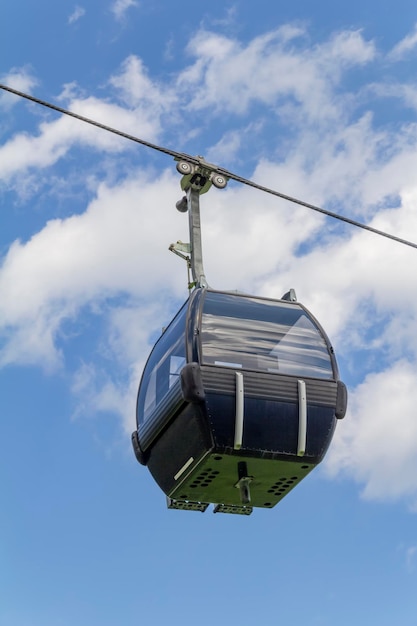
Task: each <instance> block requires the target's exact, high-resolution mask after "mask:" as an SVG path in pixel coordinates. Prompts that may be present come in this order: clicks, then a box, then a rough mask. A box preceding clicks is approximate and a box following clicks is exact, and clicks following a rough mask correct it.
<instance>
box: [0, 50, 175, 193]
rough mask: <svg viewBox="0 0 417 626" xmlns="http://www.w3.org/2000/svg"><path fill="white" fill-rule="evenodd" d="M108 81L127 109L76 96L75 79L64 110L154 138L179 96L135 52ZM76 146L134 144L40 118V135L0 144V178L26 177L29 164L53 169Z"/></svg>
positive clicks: (113, 148) (66, 120) (117, 148)
mask: <svg viewBox="0 0 417 626" xmlns="http://www.w3.org/2000/svg"><path fill="white" fill-rule="evenodd" d="M16 80H17V79H16ZM21 82H23V79H21ZM109 84H110V85H112V86H113V87H115V88H116V89H117V90H118V95H119V97H120V99H123V101H124V103H125V102H127V101H128V104H129V108H127V107H126V106H125V104H123V105H121V104H115V103H112V102H108V101H106V100H101V99H99V98H96V97H93V96H90V97H83V96H82V95H76V93H77V86H76V85H75V84H73V83H71V84H69V85H66V86H65V88H64V94H66V95H67V96H71V99H70V102H69V104H68V105H67V107H66V108H68V109H70V110H71V111H73V112H74V113H77V114H79V115H82V116H84V117H87V118H90V119H94V120H96V121H98V122H100V123H102V124H105V125H107V126H111V127H114V128H117V129H119V130H121V131H123V132H125V133H129V134H132V135H135V136H139V137H140V138H142V139H145V140H148V141H155V139H156V138H157V136H158V134H159V132H160V125H161V123H160V119H161V116H162V115H163V114H164V113H165V112H167V111H169V110H170V108H171V106H172V105H173V102H174V100H175V95H173V94H172V93H170V92H169V93H167V94H166V96H165V98H164V97H163V94H162V91H161V90H160V88H159V87H158V86H157V85H156V84H153V83H152V81H151V80H150V79H149V78H148V76H147V75H146V72H145V70H144V68H143V65H142V63H141V61H140V60H139V59H137V58H136V57H134V56H131V57H129V58H128V59H127V60H126V61H125V62H124V64H123V65H122V68H121V71H120V73H119V74H115V75H114V76H112V77H111V78H110V79H109ZM62 97H63V96H62ZM61 99H62V98H61ZM74 146H88V147H90V148H92V149H94V150H99V151H107V152H110V153H118V152H121V151H123V150H128V149H130V148H131V147H132V144H130V143H129V142H127V141H126V140H125V139H120V138H119V137H117V136H116V135H113V134H110V133H108V132H105V131H103V130H101V129H98V128H95V127H93V126H90V125H88V124H86V123H83V122H80V121H78V120H74V119H72V118H71V117H68V116H61V117H59V118H58V119H54V121H52V122H42V123H41V124H40V125H39V132H38V134H37V135H30V134H28V133H18V134H16V135H14V136H13V137H12V138H11V139H10V140H9V141H7V142H6V143H4V144H3V145H2V146H0V180H5V181H9V180H10V178H12V177H13V176H14V175H15V174H17V173H19V174H22V173H25V175H26V171H27V169H29V168H40V169H42V168H46V167H50V166H51V165H53V164H55V163H56V162H57V161H58V160H59V159H61V158H62V157H63V156H64V155H66V154H67V153H68V151H69V150H70V149H71V148H72V147H74Z"/></svg>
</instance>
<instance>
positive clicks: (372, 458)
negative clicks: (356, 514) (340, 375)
mask: <svg viewBox="0 0 417 626" xmlns="http://www.w3.org/2000/svg"><path fill="white" fill-rule="evenodd" d="M416 384H417V374H416V363H415V362H412V363H411V362H407V361H404V360H402V361H398V362H396V363H393V364H392V366H391V367H389V368H387V369H386V370H384V371H382V372H378V373H373V374H369V375H368V376H367V377H366V379H365V381H364V382H363V383H362V384H360V385H359V386H358V387H357V388H356V389H355V390H354V391H353V393H351V397H350V408H349V413H348V415H347V417H346V419H345V420H344V421H343V422H342V423H341V424H339V428H338V431H337V435H336V437H335V441H334V443H333V445H332V447H331V449H330V452H329V457H328V459H329V460H328V468H329V469H330V471H333V472H340V471H342V472H343V471H345V472H347V473H348V474H349V475H353V476H354V477H355V478H356V479H357V480H358V481H359V482H361V483H364V484H365V487H364V489H363V495H364V497H365V498H377V499H380V500H393V499H398V498H400V497H404V498H406V499H408V500H409V502H410V503H412V504H415V503H416V502H417V450H416V446H415V442H416V440H417V421H416V419H415V403H414V390H415V388H416Z"/></svg>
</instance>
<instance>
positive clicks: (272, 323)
mask: <svg viewBox="0 0 417 626" xmlns="http://www.w3.org/2000/svg"><path fill="white" fill-rule="evenodd" d="M201 343H202V361H203V363H204V364H213V365H222V366H224V367H234V368H237V367H243V368H248V369H256V370H261V371H265V372H276V373H280V374H291V375H293V376H307V377H312V378H333V369H332V363H331V359H330V355H329V351H328V348H327V345H326V342H325V340H324V338H323V336H322V335H321V333H320V331H319V329H318V327H317V326H316V324H315V323H314V322H313V321H312V320H311V318H310V317H309V316H308V314H307V313H306V312H305V311H304V309H303V308H302V307H301V306H300V305H299V304H297V303H286V302H282V301H281V302H275V301H273V300H261V299H257V298H252V297H246V296H236V295H234V294H224V293H215V292H207V294H206V298H205V301H204V307H203V316H202V328H201Z"/></svg>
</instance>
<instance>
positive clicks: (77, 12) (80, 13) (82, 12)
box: [68, 4, 85, 24]
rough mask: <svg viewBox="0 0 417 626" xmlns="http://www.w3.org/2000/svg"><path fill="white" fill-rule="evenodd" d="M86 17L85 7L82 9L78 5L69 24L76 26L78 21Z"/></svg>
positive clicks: (69, 19) (69, 18)
mask: <svg viewBox="0 0 417 626" xmlns="http://www.w3.org/2000/svg"><path fill="white" fill-rule="evenodd" d="M84 15H85V9H84V7H80V6H79V5H78V4H77V6H76V7H75V9H74V11H73V12H72V13H71V15H70V16H69V17H68V24H74V23H75V22H78V20H79V19H81V18H82V17H83V16H84Z"/></svg>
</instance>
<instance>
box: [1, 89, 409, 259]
mask: <svg viewBox="0 0 417 626" xmlns="http://www.w3.org/2000/svg"><path fill="white" fill-rule="evenodd" d="M0 89H3V90H4V91H8V92H9V93H12V94H14V95H15V96H19V97H20V98H25V99H26V100H30V101H31V102H35V103H36V104H40V105H42V106H44V107H47V108H48V109H52V110H53V111H57V112H58V113H62V114H63V115H68V116H69V117H73V118H75V119H77V120H79V121H81V122H85V123H87V124H90V125H92V126H96V127H97V128H101V129H102V130H106V131H107V132H109V133H113V134H114V135H117V136H119V137H123V138H124V139H128V140H129V141H134V142H135V143H139V144H141V145H142V146H145V147H147V148H152V150H156V151H158V152H162V153H163V154H167V155H169V156H172V157H173V158H174V159H176V160H177V161H179V160H183V161H188V162H189V163H192V164H193V165H199V164H200V162H201V159H200V158H199V157H193V156H191V155H189V154H186V153H184V152H177V151H176V150H171V149H169V148H165V147H163V146H159V145H157V144H154V143H151V142H150V141H146V140H144V139H140V138H139V137H136V136H135V135H130V134H129V133H125V132H123V131H121V130H118V129H117V128H113V127H111V126H107V125H106V124H102V123H101V122H97V121H96V120H93V119H91V118H89V117H85V116H84V115H80V114H79V113H75V112H74V111H70V110H68V109H64V108H62V107H59V106H57V105H56V104H52V103H50V102H47V101H46V100H41V99H40V98H35V96H32V95H30V94H27V93H24V92H22V91H18V90H17V89H13V88H12V87H9V86H7V85H3V84H0ZM210 166H211V168H212V170H213V171H214V172H216V173H217V174H220V175H221V176H226V177H227V178H229V179H230V180H234V181H236V182H238V183H241V184H242V185H247V186H248V187H252V188H253V189H257V190H258V191H263V192H265V193H268V194H270V195H273V196H276V197H278V198H281V199H282V200H287V201H288V202H292V203H293V204H298V205H300V206H303V207H305V208H307V209H311V210H312V211H316V212H317V213H322V214H323V215H326V216H327V217H331V218H333V219H336V220H339V221H341V222H345V224H350V225H351V226H355V227H357V228H361V229H362V230H367V231H369V232H371V233H374V234H375V235H379V236H381V237H385V238H387V239H391V240H392V241H396V242H397V243H401V244H403V245H405V246H409V247H411V248H416V249H417V243H414V242H412V241H408V240H407V239H402V238H401V237H396V236H395V235H392V234H391V233H387V232H385V231H383V230H379V229H377V228H373V226H369V225H368V224H363V223H362V222H358V221H356V220H353V219H351V218H349V217H345V216H343V215H340V214H339V213H334V212H332V211H328V210H327V209H323V208H322V207H319V206H317V205H315V204H311V203H310V202H305V201H304V200H299V199H298V198H294V197H293V196H288V195H287V194H284V193H281V192H280V191H276V190H275V189H271V188H269V187H265V186H263V185H260V184H259V183H256V182H254V181H252V180H249V179H247V178H243V177H242V176H238V175H237V174H234V173H233V172H229V171H228V170H226V169H224V168H222V167H218V166H216V165H212V164H210Z"/></svg>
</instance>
